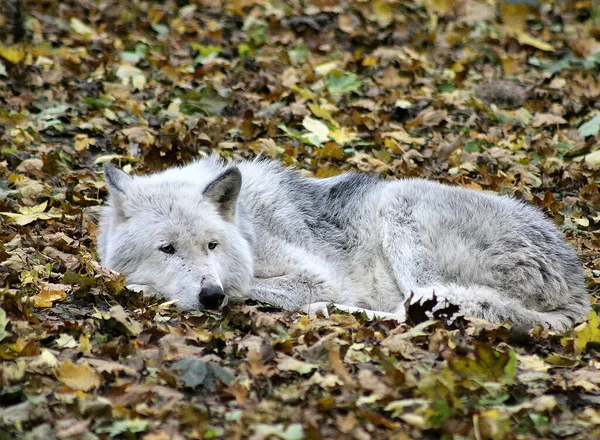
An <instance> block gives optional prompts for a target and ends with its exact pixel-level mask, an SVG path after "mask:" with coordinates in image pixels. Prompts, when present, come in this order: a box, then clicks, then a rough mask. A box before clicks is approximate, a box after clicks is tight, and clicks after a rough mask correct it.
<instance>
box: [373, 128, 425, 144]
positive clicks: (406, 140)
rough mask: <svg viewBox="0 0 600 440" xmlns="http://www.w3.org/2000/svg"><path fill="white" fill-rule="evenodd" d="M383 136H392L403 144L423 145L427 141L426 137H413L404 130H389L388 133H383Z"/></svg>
mask: <svg viewBox="0 0 600 440" xmlns="http://www.w3.org/2000/svg"><path fill="white" fill-rule="evenodd" d="M382 136H384V137H390V138H392V139H395V140H397V141H398V142H400V143H402V144H413V145H414V144H416V145H423V144H424V143H425V139H424V138H416V137H412V136H411V135H410V134H408V133H407V132H406V131H404V130H398V131H388V132H386V133H382Z"/></svg>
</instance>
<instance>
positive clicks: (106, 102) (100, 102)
mask: <svg viewBox="0 0 600 440" xmlns="http://www.w3.org/2000/svg"><path fill="white" fill-rule="evenodd" d="M83 100H84V101H85V102H86V104H87V105H88V106H89V107H91V108H93V109H95V110H103V109H105V108H108V107H110V106H111V105H112V103H113V100H112V99H110V98H108V97H106V96H104V97H100V98H92V97H91V96H84V97H83Z"/></svg>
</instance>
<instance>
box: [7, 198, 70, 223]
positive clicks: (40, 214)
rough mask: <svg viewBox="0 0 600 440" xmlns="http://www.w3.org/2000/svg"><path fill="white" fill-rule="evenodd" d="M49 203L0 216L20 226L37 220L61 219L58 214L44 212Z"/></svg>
mask: <svg viewBox="0 0 600 440" xmlns="http://www.w3.org/2000/svg"><path fill="white" fill-rule="evenodd" d="M47 204H48V203H47V202H43V203H40V204H39V205H36V206H31V207H27V206H23V207H21V208H20V209H19V213H16V212H0V214H2V215H4V216H6V217H9V218H11V219H12V221H14V222H15V223H17V224H18V225H21V226H25V225H28V224H29V223H31V222H34V221H36V220H48V219H51V218H58V217H61V215H60V214H57V213H56V212H44V210H45V209H46V206H47Z"/></svg>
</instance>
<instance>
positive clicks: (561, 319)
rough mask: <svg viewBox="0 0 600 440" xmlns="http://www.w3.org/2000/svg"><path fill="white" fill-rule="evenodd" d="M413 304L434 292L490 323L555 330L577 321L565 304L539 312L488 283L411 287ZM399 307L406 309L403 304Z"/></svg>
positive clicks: (439, 299)
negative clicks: (487, 285)
mask: <svg viewBox="0 0 600 440" xmlns="http://www.w3.org/2000/svg"><path fill="white" fill-rule="evenodd" d="M412 293H413V295H414V296H413V299H412V300H411V302H412V303H415V302H417V301H421V300H423V299H428V298H431V297H432V296H433V294H434V293H435V295H436V298H437V300H438V301H439V302H443V301H444V300H445V299H447V300H448V301H450V302H451V303H453V304H456V305H458V306H459V308H460V312H459V313H460V314H461V315H464V316H467V317H469V316H471V317H475V318H482V319H486V320H488V321H490V322H505V321H511V322H512V323H513V324H517V325H525V326H528V327H533V326H534V325H535V324H541V325H543V326H544V327H547V328H551V329H553V330H556V331H561V330H566V329H568V328H570V327H572V326H573V324H574V320H573V318H572V317H571V316H572V315H571V316H570V314H569V313H567V312H566V309H565V308H564V307H561V308H558V309H556V310H548V311H538V310H533V309H531V308H528V307H526V306H525V305H524V304H523V303H522V302H521V301H520V300H518V299H515V298H511V297H508V296H506V295H504V294H502V292H499V291H498V290H495V289H492V288H490V287H485V286H469V287H465V286H459V285H453V284H448V285H432V286H428V287H418V288H415V289H412ZM399 309H404V305H402V306H401V307H400V308H399Z"/></svg>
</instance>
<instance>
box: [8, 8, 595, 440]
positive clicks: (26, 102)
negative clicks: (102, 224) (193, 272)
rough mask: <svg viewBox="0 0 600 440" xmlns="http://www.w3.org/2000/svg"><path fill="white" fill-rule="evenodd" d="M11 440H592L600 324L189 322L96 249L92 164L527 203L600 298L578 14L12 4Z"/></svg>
mask: <svg viewBox="0 0 600 440" xmlns="http://www.w3.org/2000/svg"><path fill="white" fill-rule="evenodd" d="M0 8H2V9H1V10H0V149H1V150H0V227H1V232H0V238H1V240H0V284H1V286H2V287H1V289H2V290H1V291H0V296H1V298H2V299H1V304H2V307H1V308H0V358H1V359H2V363H1V364H0V427H1V429H0V439H41V438H43V439H45V440H50V439H54V438H60V439H96V438H100V439H108V438H126V439H132V438H143V439H146V440H159V439H161V440H162V439H165V440H166V439H183V438H191V439H210V438H219V439H254V440H258V439H286V440H292V439H321V438H323V439H336V438H337V439H350V438H352V439H370V438H393V439H411V438H414V439H437V438H444V439H461V438H463V439H466V438H474V439H518V438H521V439H550V438H567V439H590V438H599V437H600V372H599V371H598V368H599V367H600V355H599V351H600V350H599V347H600V330H599V325H600V322H599V320H598V316H597V315H596V313H595V312H591V313H590V315H589V317H588V321H587V322H585V323H582V324H581V325H579V326H577V327H576V328H575V329H574V330H572V331H568V332H566V333H564V334H553V333H550V332H547V331H544V330H542V329H541V328H536V329H533V330H531V331H527V330H526V329H516V328H512V327H511V325H510V324H509V323H505V324H491V323H487V322H484V321H478V320H473V319H461V320H458V321H457V322H454V323H448V322H446V320H445V319H444V317H443V316H436V317H434V319H430V317H428V316H426V315H425V313H424V312H425V309H427V306H428V305H427V304H426V305H423V306H421V307H419V306H415V307H413V308H412V309H411V310H410V313H411V315H412V317H413V318H412V320H411V322H409V323H407V324H405V325H398V324H397V323H395V322H393V321H384V320H379V321H368V320H366V319H365V317H363V316H360V315H357V316H351V315H346V314H343V313H341V312H340V313H335V311H333V313H332V314H331V316H330V318H328V319H326V318H324V317H320V318H316V319H312V318H308V317H306V316H304V315H301V314H298V313H288V312H282V311H280V310H277V309H274V308H270V307H268V306H266V305H261V304H250V303H249V304H243V305H238V306H232V307H229V308H227V309H226V310H225V311H224V312H223V313H215V314H212V313H202V312H189V313H188V312H186V313H182V312H181V311H180V310H178V309H177V308H176V306H175V305H173V304H167V303H163V302H161V301H160V300H158V299H154V300H153V299H144V298H142V297H141V296H140V295H138V294H136V293H133V292H129V291H128V290H127V289H124V279H123V277H121V276H120V275H119V274H116V273H114V272H110V271H108V270H106V269H103V268H102V267H101V266H100V264H99V263H98V255H97V250H96V244H95V243H96V235H97V223H96V221H97V213H98V208H99V207H100V206H101V205H102V201H103V199H104V198H105V197H106V194H107V190H106V185H105V183H104V181H103V176H102V173H101V164H102V163H104V162H108V161H111V162H113V163H115V164H118V165H120V166H122V167H124V169H125V170H126V171H128V172H133V173H144V172H149V171H155V170H159V169H163V168H165V167H167V166H169V165H172V164H176V163H184V162H185V161H188V160H190V159H191V158H193V157H197V156H203V155H207V154H210V153H211V152H216V153H218V154H220V155H221V156H223V157H224V158H227V159H229V158H234V159H240V158H249V157H254V156H256V155H257V154H259V153H260V154H262V155H264V156H268V157H273V158H277V159H279V160H281V161H283V162H285V163H286V164H288V165H293V166H296V167H298V168H300V169H302V170H305V171H306V173H308V174H313V175H316V176H319V177H325V176H331V175H334V174H337V173H340V172H342V171H344V170H362V171H366V172H369V173H371V174H374V175H379V176H380V177H381V178H387V179H394V178H399V177H407V176H420V177H426V178H431V179H435V180H439V181H442V182H448V183H452V184H457V185H461V186H465V187H470V188H475V189H480V190H491V191H496V192H500V193H503V194H506V195H511V196H514V197H518V198H521V199H524V200H528V201H530V202H531V203H533V204H534V205H536V206H538V207H539V208H540V209H542V210H544V211H545V212H546V214H547V215H548V216H549V217H551V218H553V219H554V220H555V221H556V223H557V224H558V225H559V226H560V228H561V230H562V231H563V232H564V234H565V235H566V236H567V238H568V240H569V241H570V243H571V244H572V245H573V246H574V247H575V248H576V249H577V251H578V253H579V254H580V256H581V258H582V264H583V265H584V266H585V271H586V277H587V281H588V287H589V289H590V300H591V301H592V303H593V304H595V302H596V299H595V298H596V296H595V295H596V292H597V291H598V288H599V286H600V257H599V255H598V249H600V232H598V230H599V228H600V216H599V214H598V208H599V207H600V193H599V190H598V182H599V177H598V176H599V174H598V171H599V170H600V168H599V164H600V143H599V139H600V135H599V130H600V104H599V102H600V101H599V100H598V96H599V95H600V79H599V76H598V71H599V69H600V9H599V6H598V3H597V2H594V1H589V0H577V1H575V0H564V1H559V0H555V1H553V0H540V1H538V0H510V1H509V0H506V1H504V0H499V1H497V2H491V1H484V0H481V1H479V0H409V1H399V0H375V1H354V2H353V1H339V2H338V1H335V0H317V1H314V2H309V1H306V2H305V1H299V0H289V1H278V0H248V1H241V0H232V1H227V2H221V1H219V0H196V1H192V0H190V1H188V0H178V1H173V0H164V1H150V0H134V1H116V0H80V1H75V0H45V1H34V0H27V1H20V0H6V1H4V2H3V3H2V5H0Z"/></svg>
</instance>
